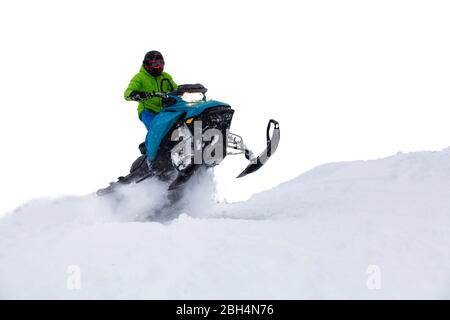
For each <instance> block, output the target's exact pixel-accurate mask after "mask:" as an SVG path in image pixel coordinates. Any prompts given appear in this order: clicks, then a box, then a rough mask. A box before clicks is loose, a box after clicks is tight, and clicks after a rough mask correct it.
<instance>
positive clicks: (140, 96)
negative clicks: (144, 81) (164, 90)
mask: <svg viewBox="0 0 450 320" xmlns="http://www.w3.org/2000/svg"><path fill="white" fill-rule="evenodd" d="M153 96H154V92H143V91H132V92H131V93H130V99H131V100H134V101H143V100H147V99H149V98H151V97H153Z"/></svg>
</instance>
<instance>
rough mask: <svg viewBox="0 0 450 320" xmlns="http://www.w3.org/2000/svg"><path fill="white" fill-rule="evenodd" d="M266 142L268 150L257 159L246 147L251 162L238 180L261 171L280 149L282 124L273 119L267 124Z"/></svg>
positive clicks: (245, 152)
mask: <svg viewBox="0 0 450 320" xmlns="http://www.w3.org/2000/svg"><path fill="white" fill-rule="evenodd" d="M272 124H273V133H272V137H270V128H271V127H272ZM266 142H267V147H266V149H265V150H264V151H263V152H262V153H261V154H260V155H259V156H258V157H256V158H255V157H254V156H253V153H252V152H251V151H250V150H249V149H247V148H246V147H245V146H244V154H245V157H246V158H247V159H248V160H250V164H249V165H248V166H247V168H245V169H244V171H242V172H241V173H240V174H239V175H238V176H237V177H236V178H242V177H245V176H246V175H248V174H250V173H253V172H255V171H257V170H259V169H260V168H261V167H262V166H263V165H264V164H265V163H266V162H267V160H269V158H270V157H271V156H272V155H273V154H274V153H275V151H276V150H277V148H278V143H279V142H280V124H279V123H278V121H276V120H273V119H270V120H269V123H268V124H267V132H266Z"/></svg>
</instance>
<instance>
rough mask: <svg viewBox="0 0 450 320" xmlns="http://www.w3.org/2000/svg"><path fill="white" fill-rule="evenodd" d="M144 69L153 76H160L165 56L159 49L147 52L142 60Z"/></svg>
mask: <svg viewBox="0 0 450 320" xmlns="http://www.w3.org/2000/svg"><path fill="white" fill-rule="evenodd" d="M142 63H143V65H144V69H145V70H147V72H148V73H150V74H151V75H152V76H155V77H156V76H159V75H160V74H161V73H162V72H163V70H164V58H163V56H162V54H161V53H160V52H159V51H156V50H153V51H149V52H147V54H146V55H145V57H144V61H143V62H142Z"/></svg>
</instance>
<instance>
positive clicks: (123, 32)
mask: <svg viewBox="0 0 450 320" xmlns="http://www.w3.org/2000/svg"><path fill="white" fill-rule="evenodd" d="M449 17H450V2H448V1H429V0H428V1H411V0H409V1H395V0H389V1H360V0H359V1H285V0H278V1H245V2H244V1H223V2H221V3H218V1H197V0H191V1H149V0H146V1H132V0H128V1H71V2H69V1H49V0H41V1H31V0H29V1H20V0H19V1H3V2H1V3H0V41H1V48H0V88H1V92H2V94H1V96H0V146H1V149H0V150H1V158H0V159H1V160H0V161H1V163H0V177H1V180H0V195H1V200H0V213H2V212H5V211H8V210H12V209H14V208H15V207H17V206H19V205H21V204H22V203H24V202H26V201H27V200H30V199H32V198H37V197H43V196H46V197H57V196H60V195H66V194H85V193H89V192H93V191H95V190H96V189H97V188H99V187H104V186H106V185H107V184H108V182H109V181H112V180H114V179H115V178H116V177H117V176H118V175H121V174H124V173H125V172H126V171H127V170H128V168H129V165H130V164H131V162H132V160H134V158H135V157H136V156H137V155H138V149H137V146H138V144H139V143H140V142H141V141H143V139H144V136H145V129H144V126H143V125H142V124H141V123H140V121H139V120H138V118H137V115H136V103H134V102H126V101H124V100H123V91H124V90H125V88H126V86H127V84H128V82H129V80H130V79H131V77H132V76H133V75H134V74H135V73H136V72H137V71H138V69H139V66H140V63H141V61H142V58H143V56H144V54H145V53H146V52H147V51H149V50H152V49H157V50H160V51H161V52H162V53H163V55H164V56H165V59H166V71H168V72H169V73H171V74H172V76H173V77H174V79H175V81H176V82H177V83H179V84H181V83H195V82H201V83H203V84H204V85H205V86H206V87H207V88H209V93H210V96H211V97H212V98H215V99H217V100H221V101H225V102H228V103H230V104H231V105H232V106H233V108H234V109H235V110H236V112H235V118H234V122H233V124H232V131H233V132H235V133H238V134H240V135H242V136H244V138H245V139H246V141H247V144H248V145H249V146H250V147H253V149H254V151H255V152H259V151H260V150H261V149H262V148H263V147H264V140H265V138H264V136H265V127H266V123H267V120H268V119H269V118H275V119H277V120H279V121H280V124H281V130H282V132H281V143H280V147H279V149H278V151H277V154H276V155H275V156H274V157H273V158H272V159H271V160H270V161H269V162H268V163H267V165H266V166H265V167H264V168H263V169H261V170H260V171H259V172H258V173H255V174H254V175H252V176H249V177H246V178H244V179H239V180H235V179H234V178H233V177H234V176H236V175H237V174H238V173H239V172H240V171H241V170H242V169H243V168H244V167H245V166H246V161H245V160H244V159H243V158H234V159H227V160H226V161H224V162H223V163H222V164H221V166H220V168H219V169H218V170H217V176H218V181H219V186H220V188H221V190H222V195H223V196H224V197H226V198H227V199H229V200H237V199H245V198H246V197H248V196H250V195H251V194H252V193H254V192H258V191H260V190H263V189H267V188H271V187H273V186H275V185H276V184H278V183H280V182H283V181H286V180H289V179H291V178H294V177H296V176H297V175H299V174H300V173H302V172H304V171H306V170H308V169H310V168H312V167H314V166H317V165H320V164H323V163H326V162H330V161H342V160H354V159H371V158H377V157H383V156H386V155H390V154H393V153H396V152H398V151H402V152H408V151H416V150H439V149H442V148H445V147H447V146H449V145H450V140H449V137H450V128H449V125H448V123H449V117H448V115H449V114H450V113H449V107H450V91H449V88H450V59H449V58H448V57H450V41H449V39H450V19H449Z"/></svg>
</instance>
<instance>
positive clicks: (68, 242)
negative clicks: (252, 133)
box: [0, 148, 450, 299]
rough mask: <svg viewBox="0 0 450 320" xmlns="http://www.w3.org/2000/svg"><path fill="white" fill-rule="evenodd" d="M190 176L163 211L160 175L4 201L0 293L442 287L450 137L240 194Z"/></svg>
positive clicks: (308, 292)
mask: <svg viewBox="0 0 450 320" xmlns="http://www.w3.org/2000/svg"><path fill="white" fill-rule="evenodd" d="M261 174H263V173H262V172H261ZM198 179H199V180H200V181H192V185H191V187H190V188H189V189H190V194H189V198H188V197H184V198H183V199H182V200H181V201H180V203H179V205H178V206H177V207H176V208H175V209H171V210H172V212H171V213H172V214H173V213H174V210H175V213H176V214H175V215H172V216H171V217H174V218H171V219H167V220H166V221H162V222H151V219H152V218H154V217H155V216H156V215H157V214H161V212H163V213H164V212H165V210H167V209H165V208H166V207H165V206H166V205H167V200H166V199H165V197H164V185H162V184H160V183H157V182H147V183H143V184H141V185H138V186H133V187H130V188H125V189H124V190H123V193H122V196H121V197H120V199H121V200H120V199H109V198H98V197H96V196H94V195H87V196H84V197H68V198H62V199H56V200H51V199H50V200H38V201H32V202H30V203H28V204H26V205H24V206H22V207H21V208H19V209H17V210H16V211H15V212H13V213H9V214H8V215H6V216H5V217H3V218H2V219H1V220H0V298H3V299H5V298H6V299H11V298H20V299H22V298H41V299H46V298H57V299H81V298H87V299H97V298H114V299H121V298H135V299H200V298H201V299H220V298H224V299H228V298H234V299H241V298H249V299H283V298H285V299H301V298H325V299H334V298H343V299H345V298H357V299H363V298H364V299H381V298H387V299H391V298H394V299H396V298H405V299H413V298H414V299H416V298H447V299H448V298H450V254H449V252H448V248H449V247H450V236H449V233H450V197H449V195H450V148H449V149H445V150H443V151H440V152H417V153H409V154H397V155H394V156H391V157H388V158H385V159H379V160H371V161H354V162H342V163H332V164H326V165H323V166H319V167H317V168H315V169H313V170H311V171H309V172H307V173H305V174H303V175H301V176H299V177H297V178H296V179H294V180H291V181H289V182H286V183H284V184H282V185H280V186H278V187H276V188H274V189H272V190H268V191H265V192H262V193H259V194H257V195H255V196H253V197H252V198H251V199H249V200H248V201H245V202H238V203H224V202H221V203H218V202H216V200H215V184H214V181H213V176H212V174H211V173H207V174H205V175H204V176H203V177H200V178H198ZM119 200H120V201H119ZM74 268H75V269H74ZM73 270H76V271H77V272H76V274H75V273H74V272H73ZM75 275H76V283H77V284H78V285H77V286H76V287H73V286H71V285H70V284H71V283H72V281H73V279H74V278H73V277H74V276H75Z"/></svg>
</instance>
